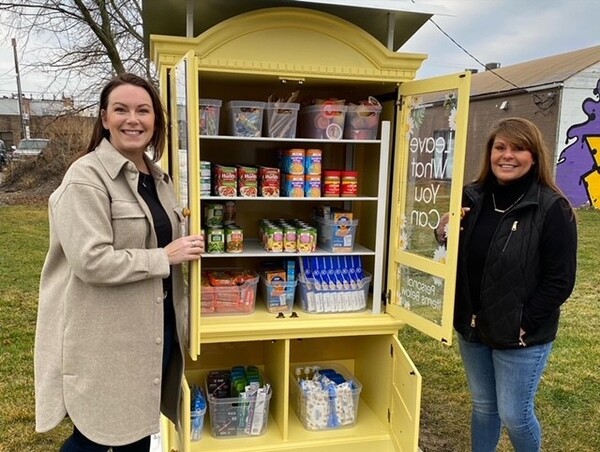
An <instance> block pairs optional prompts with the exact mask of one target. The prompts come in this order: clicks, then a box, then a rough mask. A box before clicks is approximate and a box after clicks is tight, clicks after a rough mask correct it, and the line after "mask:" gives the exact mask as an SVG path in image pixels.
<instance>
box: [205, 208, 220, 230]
mask: <svg viewBox="0 0 600 452" xmlns="http://www.w3.org/2000/svg"><path fill="white" fill-rule="evenodd" d="M223 215H224V211H223V204H220V203H210V204H207V205H206V207H205V208H204V217H205V220H204V221H205V223H206V226H208V227H209V228H212V227H218V226H222V225H223Z"/></svg>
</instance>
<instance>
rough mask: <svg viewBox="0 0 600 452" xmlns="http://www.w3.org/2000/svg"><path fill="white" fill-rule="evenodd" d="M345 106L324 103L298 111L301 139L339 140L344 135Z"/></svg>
mask: <svg viewBox="0 0 600 452" xmlns="http://www.w3.org/2000/svg"><path fill="white" fill-rule="evenodd" d="M347 109H348V107H346V106H345V105H338V104H332V103H325V104H319V105H311V106H309V107H304V108H302V109H301V110H300V130H301V135H302V137H303V138H316V139H322V140H323V139H324V140H339V139H341V138H342V136H343V134H344V121H345V119H346V110H347Z"/></svg>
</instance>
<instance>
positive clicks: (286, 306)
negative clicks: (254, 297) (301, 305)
mask: <svg viewBox="0 0 600 452" xmlns="http://www.w3.org/2000/svg"><path fill="white" fill-rule="evenodd" d="M260 281H261V284H260V287H261V296H262V298H263V300H264V302H265V306H266V307H267V311H269V312H290V311H291V310H292V308H293V306H294V298H295V295H296V284H298V281H277V282H275V281H272V282H269V281H267V280H266V279H265V278H264V277H261V278H260Z"/></svg>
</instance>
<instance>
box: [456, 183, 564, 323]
mask: <svg viewBox="0 0 600 452" xmlns="http://www.w3.org/2000/svg"><path fill="white" fill-rule="evenodd" d="M532 181H533V176H532V174H531V173H530V174H529V175H528V176H526V177H524V178H522V179H520V180H518V181H516V182H515V183H513V184H510V185H499V184H498V183H497V182H495V181H494V182H490V183H489V184H488V187H487V189H486V191H485V195H484V198H483V207H482V209H481V214H480V215H479V218H478V219H477V223H476V225H475V229H474V230H473V235H472V237H471V246H470V247H469V250H468V251H469V252H468V258H467V259H468V268H467V271H468V272H469V273H468V274H469V290H470V292H471V300H472V303H473V309H474V311H475V312H477V311H479V308H480V306H481V300H480V294H481V278H482V277H483V269H484V267H485V259H486V257H487V255H488V249H489V247H490V243H491V241H492V237H493V236H494V232H495V231H496V228H497V227H498V224H499V223H500V220H501V219H502V215H504V213H501V212H496V211H495V210H494V201H493V200H492V193H494V197H495V201H496V207H497V208H498V209H499V210H505V209H507V208H508V207H510V206H512V205H513V204H515V203H517V202H518V200H519V198H522V196H523V194H524V193H525V191H526V190H527V188H528V187H529V185H530V184H531V182H532ZM551 215H552V210H551V211H550V212H549V216H551ZM550 220H552V218H550Z"/></svg>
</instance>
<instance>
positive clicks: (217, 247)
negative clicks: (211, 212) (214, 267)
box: [206, 228, 225, 254]
mask: <svg viewBox="0 0 600 452" xmlns="http://www.w3.org/2000/svg"><path fill="white" fill-rule="evenodd" d="M206 242H207V252H208V253H210V254H220V253H224V252H225V231H224V230H223V228H209V229H207V231H206Z"/></svg>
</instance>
